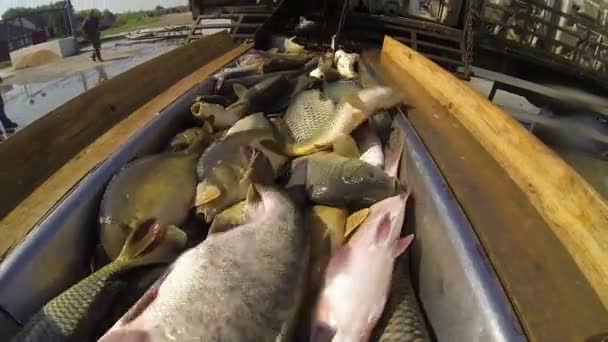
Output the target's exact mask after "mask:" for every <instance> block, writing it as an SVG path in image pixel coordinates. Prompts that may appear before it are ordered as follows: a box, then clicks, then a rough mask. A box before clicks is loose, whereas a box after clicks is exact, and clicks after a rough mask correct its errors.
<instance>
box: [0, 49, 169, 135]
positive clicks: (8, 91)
mask: <svg viewBox="0 0 608 342" xmlns="http://www.w3.org/2000/svg"><path fill="white" fill-rule="evenodd" d="M116 43H117V42H110V43H109V44H106V45H105V46H104V47H102V56H103V55H104V50H103V49H104V48H106V52H109V50H111V52H112V53H110V54H109V55H110V56H109V58H108V61H106V62H104V63H91V62H89V63H88V64H87V67H85V68H81V69H82V70H81V71H75V72H70V71H68V72H57V73H56V74H55V75H51V76H49V75H45V74H44V73H43V74H42V75H39V76H38V77H37V76H36V75H33V76H32V75H28V76H27V77H19V76H20V75H19V74H17V75H16V76H14V77H11V78H9V79H7V80H5V81H4V84H2V85H0V93H1V96H2V98H3V99H4V103H5V107H4V109H5V112H6V114H7V116H8V117H9V118H10V119H11V120H12V121H14V122H16V123H17V124H18V125H19V127H18V128H17V129H16V131H19V130H21V129H23V128H24V127H27V126H28V125H29V124H31V123H32V122H34V121H35V120H37V119H39V118H41V117H42V116H44V115H46V114H47V113H49V112H50V111H52V110H54V109H56V108H57V107H59V106H61V105H62V104H64V103H66V102H67V101H69V100H71V99H73V98H74V97H76V96H78V95H80V94H82V93H84V92H86V91H87V90H89V89H91V88H93V87H95V86H97V85H99V84H100V83H101V82H103V81H105V80H107V79H110V78H112V77H114V76H116V75H118V74H121V73H123V72H125V71H126V70H129V69H131V68H133V67H135V66H137V65H139V64H141V63H144V62H146V61H148V60H150V59H152V58H154V57H157V56H159V55H161V54H163V53H165V52H168V51H170V50H172V49H173V48H175V47H177V45H169V44H165V43H158V44H141V45H133V46H126V47H123V46H120V47H115V46H116ZM119 43H120V42H119ZM122 43H124V42H122ZM108 45H109V46H108ZM108 48H109V49H108ZM82 54H84V55H85V56H88V55H89V52H87V51H86V50H83V51H82V53H81V55H82ZM115 55H118V56H119V57H114V58H113V57H112V56H115ZM79 58H83V56H80V57H79ZM79 63H82V60H79ZM89 64H90V65H89ZM45 68H51V70H52V68H53V66H46V67H45ZM84 114H85V113H83V115H84ZM0 128H1V125H0ZM16 131H15V132H16ZM3 133H4V132H2V130H0V140H2V139H1V138H2V134H3ZM4 138H7V136H6V135H4Z"/></svg>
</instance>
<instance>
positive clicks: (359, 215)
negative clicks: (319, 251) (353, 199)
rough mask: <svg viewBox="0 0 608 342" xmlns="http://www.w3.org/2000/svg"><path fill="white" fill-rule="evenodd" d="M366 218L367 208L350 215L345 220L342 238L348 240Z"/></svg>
mask: <svg viewBox="0 0 608 342" xmlns="http://www.w3.org/2000/svg"><path fill="white" fill-rule="evenodd" d="M368 216H369V208H364V209H361V210H359V211H356V212H354V213H352V214H351V215H350V216H349V217H348V218H347V219H346V230H345V231H344V237H345V238H348V237H349V236H351V235H352V234H353V233H354V232H355V230H356V229H357V227H359V226H360V225H361V223H363V221H365V219H366V218H367V217H368Z"/></svg>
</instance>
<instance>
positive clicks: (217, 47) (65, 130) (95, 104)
mask: <svg viewBox="0 0 608 342" xmlns="http://www.w3.org/2000/svg"><path fill="white" fill-rule="evenodd" d="M234 46H236V43H235V42H234V41H233V40H232V39H231V38H230V36H229V35H228V34H227V33H226V32H222V33H217V34H214V35H211V36H208V37H206V38H204V39H201V40H199V41H196V42H193V43H190V44H187V45H184V46H181V47H179V48H176V49H175V50H173V51H171V52H168V53H166V54H163V55H161V56H159V57H156V58H154V59H152V60H150V61H147V62H145V63H143V64H141V65H138V66H136V67H134V68H132V69H130V70H128V71H126V72H124V73H122V74H120V75H118V76H116V77H113V78H112V79H110V80H108V81H106V82H103V83H102V84H100V85H99V86H97V87H95V88H93V89H91V90H89V91H87V92H85V93H84V94H82V95H80V96H78V97H76V98H74V99H72V100H70V101H68V102H67V103H65V104H64V105H62V106H60V107H59V108H57V109H55V110H53V111H51V112H50V113H48V114H47V115H45V116H44V117H42V118H40V119H39V120H36V121H35V122H34V123H32V124H31V125H29V126H28V127H26V128H25V129H23V130H21V131H19V132H17V133H16V134H15V135H13V136H12V137H11V138H10V139H8V140H7V141H5V142H3V143H2V144H0V165H2V167H1V168H0V189H2V196H0V219H1V218H2V217H4V216H6V215H7V214H8V213H9V212H10V211H11V210H12V209H13V208H15V207H16V206H17V205H18V204H19V203H20V202H21V201H23V200H24V199H25V198H26V197H27V196H28V195H29V194H30V193H31V192H32V191H34V189H36V188H37V187H38V186H39V185H40V184H42V182H44V181H45V180H46V179H47V178H48V177H50V176H51V175H52V174H53V173H54V172H55V171H57V170H58V169H59V168H60V167H61V166H62V165H63V164H65V163H66V162H67V161H68V160H70V159H71V158H72V157H74V156H75V155H76V154H77V153H78V152H80V151H81V150H82V149H83V148H84V147H85V146H87V145H89V144H90V143H91V142H93V141H94V140H95V139H96V138H97V137H99V136H100V135H101V134H103V133H104V132H105V131H107V130H108V129H109V128H110V127H112V126H114V125H115V124H116V123H117V122H119V121H120V120H122V119H123V118H125V117H126V116H127V115H129V114H130V113H132V112H133V111H134V110H136V109H137V108H139V107H141V106H142V105H143V104H145V103H146V102H147V101H149V100H150V99H152V98H153V97H155V96H156V95H158V94H160V93H161V92H163V91H164V90H166V89H167V88H168V87H170V86H171V85H172V84H174V83H175V82H177V81H178V80H180V79H182V78H184V77H186V76H187V75H189V74H190V73H192V72H193V71H194V70H196V69H198V68H200V67H201V66H202V65H203V64H205V63H206V62H208V61H210V60H212V59H213V58H215V57H217V56H220V55H221V54H223V53H225V52H226V51H228V50H230V49H231V48H233V47H234ZM0 234H3V232H2V231H1V230H0Z"/></svg>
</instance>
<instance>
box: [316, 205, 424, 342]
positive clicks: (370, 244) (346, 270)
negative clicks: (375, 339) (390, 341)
mask: <svg viewBox="0 0 608 342" xmlns="http://www.w3.org/2000/svg"><path fill="white" fill-rule="evenodd" d="M408 196H409V195H408V193H402V194H399V195H397V196H394V197H390V198H387V199H385V200H383V201H380V202H378V203H376V204H374V205H372V206H371V207H370V212H369V216H368V217H367V218H366V219H365V221H364V222H363V223H362V224H361V226H360V227H359V228H358V230H357V231H356V232H355V234H354V235H353V236H352V237H351V238H350V240H349V241H348V243H347V244H346V245H344V246H342V247H340V248H339V249H338V250H337V251H336V252H335V253H334V255H333V256H332V257H331V260H330V261H329V265H328V266H327V270H326V272H325V282H324V287H323V289H322V290H321V294H320V295H319V299H318V302H317V305H316V308H315V314H314V319H313V323H312V324H311V333H310V334H311V341H335V342H338V341H368V340H369V338H370V336H371V334H372V331H373V329H374V327H375V325H376V323H377V322H378V320H379V319H380V317H381V315H382V313H383V311H384V307H385V304H386V300H387V298H388V296H389V289H390V284H391V279H392V275H393V269H394V262H395V258H397V257H398V256H399V255H401V254H403V252H404V251H405V250H406V249H407V247H408V246H409V245H410V244H411V242H412V240H413V238H414V236H413V235H408V236H406V237H400V236H401V229H402V226H403V221H404V218H405V206H406V201H407V198H408Z"/></svg>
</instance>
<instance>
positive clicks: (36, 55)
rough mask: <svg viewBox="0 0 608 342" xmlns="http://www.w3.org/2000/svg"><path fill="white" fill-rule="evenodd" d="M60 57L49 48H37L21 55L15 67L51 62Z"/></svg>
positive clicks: (20, 67)
mask: <svg viewBox="0 0 608 342" xmlns="http://www.w3.org/2000/svg"><path fill="white" fill-rule="evenodd" d="M60 58H61V57H60V56H59V55H58V54H56V53H54V52H53V51H50V50H38V51H35V52H32V53H30V54H27V55H25V56H23V57H22V58H21V59H19V60H18V61H17V63H15V65H14V68H15V69H25V68H31V67H35V66H39V65H43V64H47V63H51V62H53V61H56V60H58V59H60Z"/></svg>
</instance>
